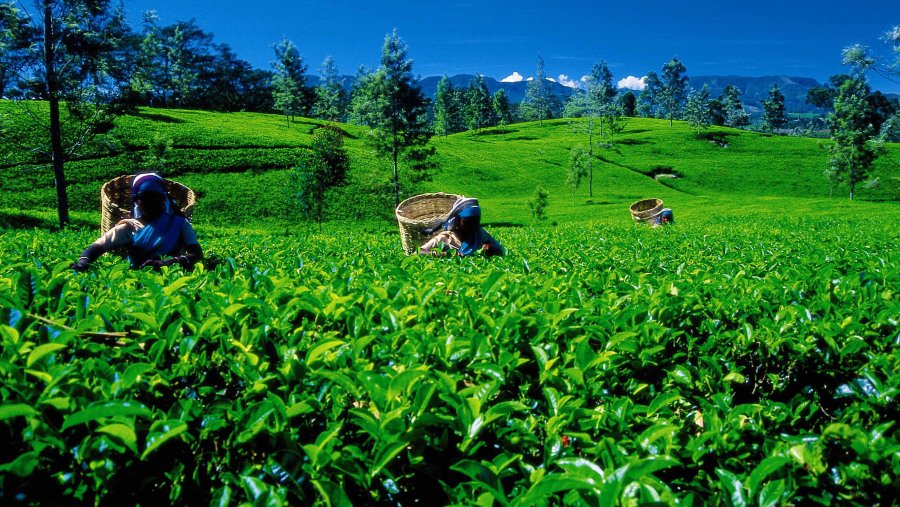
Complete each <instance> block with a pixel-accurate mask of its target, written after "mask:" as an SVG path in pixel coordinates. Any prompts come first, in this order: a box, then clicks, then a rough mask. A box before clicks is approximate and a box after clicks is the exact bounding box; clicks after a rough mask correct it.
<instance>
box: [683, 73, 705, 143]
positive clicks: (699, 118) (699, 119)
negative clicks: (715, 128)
mask: <svg viewBox="0 0 900 507" xmlns="http://www.w3.org/2000/svg"><path fill="white" fill-rule="evenodd" d="M684 116H685V119H687V121H688V123H689V124H690V125H691V128H694V129H696V130H697V137H700V135H701V134H700V133H701V131H703V130H706V129H707V128H709V125H710V123H711V122H712V112H711V111H710V107H709V86H707V85H706V83H703V88H701V89H700V90H699V91H697V90H692V91H691V93H690V95H688V99H687V103H686V104H685V106H684Z"/></svg>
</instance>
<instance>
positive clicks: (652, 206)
mask: <svg viewBox="0 0 900 507" xmlns="http://www.w3.org/2000/svg"><path fill="white" fill-rule="evenodd" d="M628 209H629V211H631V218H633V219H634V220H635V222H643V223H646V224H649V225H650V226H651V227H659V226H660V225H669V224H674V223H675V215H673V214H672V209H671V208H664V207H663V201H662V199H642V200H640V201H638V202H636V203H634V204H632V205H631V207H629V208H628Z"/></svg>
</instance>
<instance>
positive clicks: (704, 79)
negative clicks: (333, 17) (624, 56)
mask: <svg viewBox="0 0 900 507" xmlns="http://www.w3.org/2000/svg"><path fill="white" fill-rule="evenodd" d="M474 77H475V76H474V75H472V74H457V75H455V76H450V77H449V79H450V83H452V84H453V86H454V88H459V87H466V86H468V85H469V82H470V81H471V80H472V79H473V78H474ZM308 78H309V79H308V83H307V84H308V85H310V86H315V85H316V84H317V83H318V81H319V78H318V77H317V76H308ZM342 78H343V79H344V87H345V88H346V89H348V90H349V89H350V88H352V85H353V80H354V78H353V76H342ZM441 79H443V78H442V77H441V76H429V77H426V78H422V79H421V80H420V81H419V86H421V87H422V92H424V93H425V95H426V96H427V97H432V98H433V97H434V95H435V94H436V93H437V88H438V83H440V82H441ZM484 82H485V84H486V85H487V88H488V91H490V92H491V94H492V95H493V94H494V93H497V90H499V89H501V88H502V89H503V90H504V91H506V94H507V95H508V96H509V101H510V102H512V103H519V102H522V100H524V99H525V92H526V90H527V88H528V82H527V81H518V82H515V83H504V82H502V81H498V80H496V79H494V78H492V77H487V76H485V77H484ZM704 83H705V84H707V85H708V86H709V95H710V97H711V98H718V97H719V96H720V95H722V93H723V91H724V90H725V87H726V86H728V85H733V86H736V87H737V88H738V89H739V90H741V102H742V103H743V104H744V108H745V109H746V110H747V111H748V112H750V113H759V112H761V111H762V101H763V100H766V99H768V98H769V90H771V89H772V85H773V84H775V83H777V84H778V89H779V90H781V93H783V94H784V105H785V109H787V111H788V112H794V113H803V112H815V111H818V108H816V107H813V106H811V105H809V104H807V103H806V91H807V90H809V89H810V88H815V87H818V86H822V84H821V83H819V82H818V81H816V80H815V79H813V78H809V77H792V76H763V77H746V76H693V77H691V76H689V84H688V87H689V88H695V89H698V90H699V89H700V88H702V87H703V84H704ZM550 89H551V91H552V92H553V94H554V95H556V96H557V97H559V98H560V99H561V100H565V99H566V98H567V97H569V96H570V95H572V93H574V91H575V90H574V89H572V88H569V87H567V86H563V85H561V84H559V83H556V82H551V83H550ZM626 91H627V90H625V89H620V90H619V92H620V93H624V92H626ZM634 93H635V95H638V94H640V92H639V91H634ZM888 96H889V97H891V96H896V95H895V94H888Z"/></svg>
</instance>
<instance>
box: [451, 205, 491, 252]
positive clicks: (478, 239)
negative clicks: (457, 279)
mask: <svg viewBox="0 0 900 507" xmlns="http://www.w3.org/2000/svg"><path fill="white" fill-rule="evenodd" d="M456 216H458V217H459V218H478V225H477V226H476V227H473V228H472V232H470V233H469V235H468V236H462V234H460V232H459V229H458V228H457V231H456V234H457V236H459V241H460V243H461V244H460V246H459V253H460V255H472V254H473V253H475V252H477V251H478V250H479V249H481V247H482V246H483V245H484V240H482V236H481V206H477V205H476V206H470V207H468V208H465V209H462V210H460V212H459V214H457V215H456Z"/></svg>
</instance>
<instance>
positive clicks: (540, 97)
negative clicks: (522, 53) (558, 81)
mask: <svg viewBox="0 0 900 507" xmlns="http://www.w3.org/2000/svg"><path fill="white" fill-rule="evenodd" d="M550 96H551V92H550V84H549V83H547V76H546V75H545V74H544V59H543V58H542V57H541V55H538V64H537V69H535V72H534V79H532V80H531V81H529V82H528V88H527V89H526V91H525V100H524V101H523V102H522V106H523V107H524V108H525V113H526V116H527V117H529V118H530V119H533V118H535V117H537V119H538V120H539V125H541V126H543V125H544V118H545V117H546V116H547V110H548V109H549V107H550V98H551V97H550Z"/></svg>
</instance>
